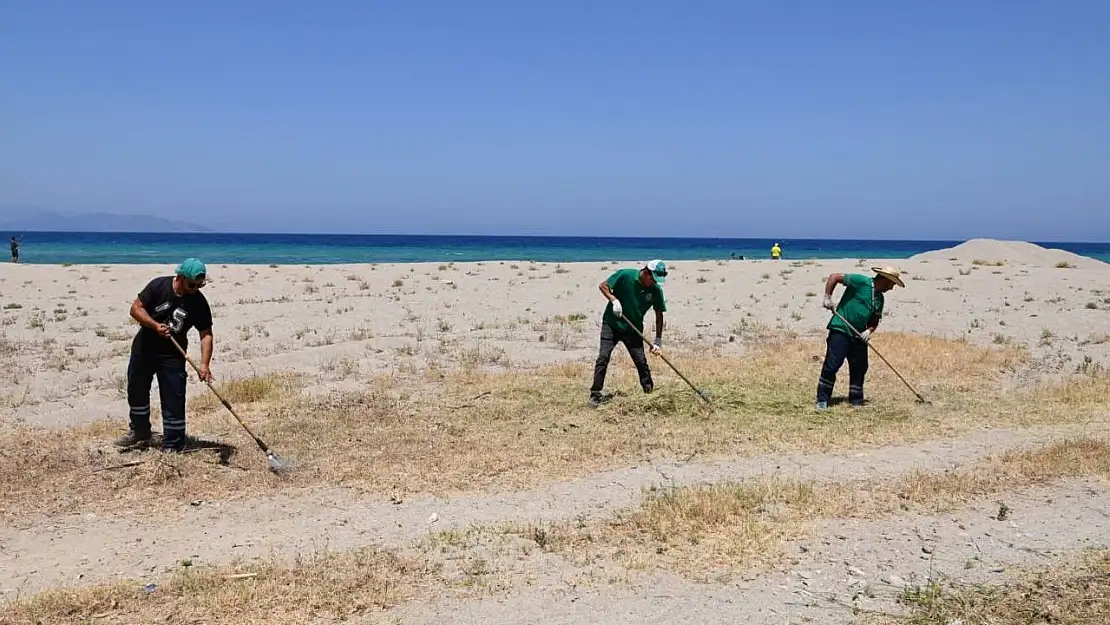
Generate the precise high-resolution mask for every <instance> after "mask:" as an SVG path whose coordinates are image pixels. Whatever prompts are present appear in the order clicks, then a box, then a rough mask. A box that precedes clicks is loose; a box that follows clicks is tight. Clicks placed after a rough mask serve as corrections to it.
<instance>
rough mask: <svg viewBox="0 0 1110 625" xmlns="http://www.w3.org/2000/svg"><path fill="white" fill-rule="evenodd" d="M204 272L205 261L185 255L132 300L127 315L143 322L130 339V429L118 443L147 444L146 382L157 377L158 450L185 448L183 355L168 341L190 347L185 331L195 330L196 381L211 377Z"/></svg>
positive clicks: (128, 446)
mask: <svg viewBox="0 0 1110 625" xmlns="http://www.w3.org/2000/svg"><path fill="white" fill-rule="evenodd" d="M207 279H208V276H207V273H206V270H205V267H204V263H202V262H201V261H199V260H197V259H195V258H187V259H185V261H184V262H182V263H181V264H180V265H178V266H177V270H176V271H175V272H174V275H172V276H161V277H158V278H154V279H153V280H151V281H150V282H148V283H147V285H146V287H145V288H143V290H142V291H141V292H140V293H139V295H138V297H136V298H135V301H134V302H132V303H131V317H132V318H133V319H135V321H138V322H139V324H140V325H141V326H142V327H141V328H139V331H138V333H137V334H135V339H134V340H133V341H132V343H131V360H130V362H129V363H128V365H127V405H128V406H129V408H130V427H129V431H128V433H127V435H126V436H124V437H123V438H120V439H118V440H117V441H116V445H117V446H118V447H121V448H124V449H134V448H141V447H146V446H148V445H149V444H150V440H151V432H150V386H151V384H152V382H153V381H154V377H155V376H157V378H158V391H159V396H160V398H161V400H162V449H163V451H182V450H183V449H184V448H185V441H186V438H185V382H186V380H187V379H188V378H187V376H186V373H185V364H186V363H185V357H184V356H182V355H181V352H179V351H178V350H177V348H176V347H174V345H173V343H171V342H170V337H173V338H174V339H176V340H177V343H178V344H179V345H180V346H181V349H183V350H188V349H189V341H188V339H189V336H188V333H189V329H190V328H196V329H197V331H198V332H199V333H200V366H199V367H198V369H199V373H200V379H201V381H205V382H209V381H211V380H212V370H211V369H210V368H209V364H210V363H211V361H212V309H211V307H210V306H209V305H208V300H207V299H205V297H204V294H203V293H201V292H200V290H201V288H203V287H204V285H205V283H206V282H207Z"/></svg>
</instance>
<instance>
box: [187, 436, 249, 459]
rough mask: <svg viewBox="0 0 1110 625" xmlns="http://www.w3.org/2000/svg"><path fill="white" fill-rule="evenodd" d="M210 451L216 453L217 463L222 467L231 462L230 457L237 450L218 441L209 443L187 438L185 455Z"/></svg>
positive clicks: (208, 441)
mask: <svg viewBox="0 0 1110 625" xmlns="http://www.w3.org/2000/svg"><path fill="white" fill-rule="evenodd" d="M208 450H212V451H215V452H216V458H217V461H218V462H219V463H220V464H221V465H224V466H227V465H228V464H229V463H230V462H231V457H232V456H234V455H235V453H236V452H237V451H239V448H238V447H236V446H234V445H229V444H227V443H221V442H219V441H210V440H206V439H203V438H193V437H192V436H190V437H188V438H187V439H186V442H185V449H184V451H185V453H198V452H204V451H208Z"/></svg>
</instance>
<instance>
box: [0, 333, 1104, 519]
mask: <svg viewBox="0 0 1110 625" xmlns="http://www.w3.org/2000/svg"><path fill="white" fill-rule="evenodd" d="M883 340H884V341H885V343H883V344H882V345H881V347H880V349H882V350H883V352H884V354H886V355H887V357H888V358H890V359H891V360H892V361H893V362H894V363H896V365H897V366H898V367H899V368H900V370H901V371H902V372H903V374H904V375H906V376H907V377H908V378H909V379H911V380H912V381H913V383H914V384H915V385H916V386H917V387H918V388H919V390H921V391H922V392H923V393H925V394H926V396H927V397H929V398H930V399H932V400H933V401H934V402H935V405H933V406H928V407H926V406H921V405H918V404H916V400H915V398H914V397H913V395H912V394H910V393H909V392H908V391H907V390H906V389H905V388H904V387H903V386H902V384H901V382H899V381H898V380H897V378H896V377H895V376H894V375H892V374H891V373H890V372H889V371H886V370H884V367H883V366H882V365H881V363H876V364H874V365H873V369H872V370H873V372H874V373H873V374H871V375H870V378H869V382H868V393H869V397H871V398H873V400H874V403H873V404H872V405H870V406H869V407H867V408H865V409H862V410H853V409H851V408H848V407H839V406H838V407H836V408H834V409H831V410H828V411H825V412H822V413H817V412H815V411H813V410H812V402H813V393H814V388H815V385H816V380H817V375H818V372H819V369H820V360H821V356H822V355H823V342H822V341H819V340H811V341H791V340H781V341H776V342H772V343H767V344H765V345H762V346H757V347H754V348H751V350H750V351H749V352H748V353H747V354H746V355H745V356H743V357H733V356H725V355H722V354H721V353H714V352H712V351H704V352H699V353H692V352H681V351H678V350H675V351H673V352H671V356H670V357H671V359H672V362H674V363H675V364H676V365H677V366H678V367H679V368H680V369H681V370H682V371H683V372H684V373H685V374H686V375H687V376H688V377H689V378H690V379H691V380H693V381H694V382H695V383H696V384H698V385H699V386H700V387H701V388H703V389H704V390H706V391H708V392H709V393H710V394H711V396H712V397H713V400H714V405H715V407H714V410H712V411H711V410H708V409H706V408H705V407H704V406H703V405H702V404H701V402H700V400H698V399H697V398H696V397H695V396H694V395H693V393H692V392H691V391H690V390H689V388H688V387H686V385H685V384H684V383H683V382H682V381H681V380H679V379H678V378H677V377H676V376H675V375H674V373H673V372H671V371H670V370H669V369H668V368H666V366H665V365H663V364H662V363H661V362H660V361H658V360H653V368H654V375H655V378H656V384H657V386H656V391H655V392H654V393H652V394H650V395H645V394H643V393H642V392H641V391H640V389H639V385H638V384H637V382H636V381H635V373H634V369H633V367H632V366H631V363H630V362H628V358H627V355H626V354H624V353H623V352H620V351H617V352H616V353H615V354H614V360H613V364H612V365H611V368H610V374H611V375H610V378H609V380H608V385H607V386H608V388H609V389H610V390H612V391H615V396H614V397H613V399H612V400H611V401H610V402H608V403H606V404H604V405H603V406H602V407H600V408H597V409H591V408H589V407H588V406H587V405H586V399H587V397H588V389H589V383H590V379H591V373H592V366H591V364H590V363H574V364H564V365H555V366H544V367H537V368H533V369H517V370H513V371H509V372H499V371H496V370H494V371H490V370H484V369H479V368H467V367H463V368H461V369H459V370H456V371H452V372H444V371H437V373H436V375H434V376H419V375H407V374H406V375H401V374H394V375H382V376H377V377H371V378H368V379H366V380H365V381H364V382H363V383H362V388H363V389H364V390H362V391H360V392H355V393H351V392H344V393H335V394H332V395H328V396H316V397H307V396H302V395H297V394H295V393H293V389H295V385H290V384H288V383H287V382H286V381H285V380H284V379H282V378H260V379H250V380H244V381H232V382H228V383H226V384H224V385H223V386H222V387H221V388H223V389H224V390H225V391H226V393H227V396H228V399H229V400H230V401H231V402H232V405H233V406H234V407H235V409H236V411H237V412H239V413H240V415H241V416H243V418H244V419H245V420H246V421H247V423H248V424H249V425H250V426H251V428H252V429H253V430H254V431H255V432H256V433H257V434H258V435H259V436H261V437H262V438H263V440H265V441H266V442H267V443H268V444H269V445H270V447H272V448H273V449H274V450H275V451H277V452H278V453H279V454H281V455H282V456H284V457H288V458H291V459H294V460H296V462H297V465H296V466H297V468H296V470H295V471H294V472H293V473H292V474H290V475H289V476H288V477H287V478H285V479H282V480H278V479H277V478H275V477H274V476H272V475H270V474H269V473H268V472H266V470H265V468H266V463H265V459H264V458H262V457H261V454H260V453H259V452H258V450H257V449H255V448H254V446H253V443H252V442H251V441H250V439H249V438H248V437H247V436H246V435H245V434H244V433H243V432H242V431H241V430H240V428H239V427H238V425H237V424H236V423H235V422H234V420H233V419H232V418H231V416H230V415H228V414H226V411H224V410H223V409H222V408H219V406H218V404H216V403H215V401H214V398H209V399H207V400H204V399H200V398H198V399H197V400H194V402H193V403H192V404H191V408H190V415H189V428H190V433H192V434H195V435H199V436H203V437H204V438H208V439H218V440H219V441H221V442H223V443H228V444H233V445H235V446H237V447H238V450H239V451H238V453H235V454H234V455H232V456H231V457H230V458H228V457H227V454H226V451H227V450H224V452H225V453H224V457H223V458H222V459H221V457H220V456H219V451H207V450H204V451H200V452H197V453H193V454H188V455H185V456H184V457H176V456H174V457H164V456H163V455H162V454H159V453H156V452H149V453H146V454H133V455H126V456H120V455H118V454H116V452H115V450H114V449H112V448H111V447H110V443H109V441H110V439H111V438H112V437H114V436H115V435H118V434H119V433H122V431H123V429H124V428H125V422H124V421H123V419H120V420H116V421H112V422H111V423H99V424H94V425H92V426H87V427H83V428H74V429H69V430H62V431H51V432H45V431H36V430H18V431H9V432H5V433H2V434H0V495H2V498H0V501H3V503H2V504H0V505H2V506H3V509H5V510H7V512H8V513H9V514H16V513H18V512H19V511H23V512H24V514H28V513H27V512H26V511H28V510H34V511H35V512H36V513H47V514H49V513H51V512H61V511H64V510H67V509H73V507H74V506H83V507H85V508H86V509H87V508H96V507H99V506H103V507H115V508H118V506H119V505H120V504H121V503H127V502H132V503H134V504H135V505H140V504H139V502H140V501H141V502H142V504H141V505H143V506H148V507H149V506H153V505H154V503H153V501H152V500H162V501H163V502H168V503H171V504H180V503H181V502H183V501H189V500H192V499H214V498H218V497H224V496H228V495H233V494H249V495H251V496H260V495H263V494H265V493H267V492H273V491H276V490H283V489H290V488H299V487H318V486H320V485H330V486H341V487H353V488H360V489H363V488H365V489H368V490H372V491H374V492H379V493H382V492H386V493H391V494H393V493H397V494H402V495H403V494H405V493H412V492H424V493H437V494H446V493H449V492H457V491H474V490H491V489H492V490H513V489H518V488H522V487H529V486H534V485H536V484H539V483H544V482H550V481H554V480H560V479H565V478H572V477H577V476H581V475H585V474H588V473H590V472H593V471H597V470H603V469H607V468H613V467H617V466H620V465H623V464H626V463H628V462H639V461H642V460H643V459H644V458H651V457H671V458H673V457H681V458H686V457H691V456H706V455H714V454H732V453H748V452H753V451H775V450H805V451H822V450H828V449H833V448H844V447H859V446H866V445H876V444H890V443H895V442H906V441H910V440H919V439H924V438H937V437H944V436H949V435H953V434H957V433H960V432H964V431H967V430H969V429H972V428H980V427H984V426H991V425H999V424H1006V425H1028V424H1035V423H1054V422H1062V421H1069V422H1079V421H1083V420H1085V419H1088V418H1090V417H1091V416H1092V415H1094V414H1097V413H1098V412H1099V411H1101V410H1103V409H1104V408H1105V406H1106V396H1107V393H1108V392H1110V378H1107V377H1104V376H1088V377H1084V378H1081V379H1080V380H1079V381H1077V382H1071V383H1069V384H1065V385H1062V386H1057V387H1051V388H1048V389H1047V390H1044V391H1038V392H1037V393H1036V394H1034V396H1033V397H1032V398H1028V397H1023V396H1021V395H1016V394H1014V393H1003V392H1002V391H1000V390H999V389H1000V388H1001V387H1000V381H1001V380H1003V379H1005V378H1006V377H1008V376H1010V375H1011V374H1012V372H1013V371H1014V370H1015V369H1017V368H1020V367H1021V366H1022V365H1023V363H1024V361H1025V354H1024V352H1023V351H1021V350H1017V349H1015V348H1011V347H1004V348H994V349H986V348H979V347H975V346H973V345H971V344H969V343H965V342H961V341H945V340H943V339H936V338H928V337H920V336H914V335H894V334H889V333H888V334H886V335H884V336H883ZM876 342H878V338H876ZM842 377H845V378H846V375H845V376H842ZM846 381H847V380H842V381H841V383H840V384H839V385H838V388H839V389H840V390H841V392H843V389H844V387H845V386H846ZM198 408H200V409H199V410H198ZM132 459H134V460H133V461H139V460H147V462H143V463H142V464H140V465H138V466H133V467H123V468H117V469H111V470H103V469H104V468H105V467H108V466H118V465H119V464H120V463H121V462H124V461H128V460H132ZM31 501H34V502H35V505H34V506H28V505H27V504H28V502H31Z"/></svg>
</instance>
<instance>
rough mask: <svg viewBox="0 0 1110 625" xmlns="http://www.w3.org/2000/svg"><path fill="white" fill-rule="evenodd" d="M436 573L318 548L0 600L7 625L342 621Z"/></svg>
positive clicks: (392, 558)
mask: <svg viewBox="0 0 1110 625" xmlns="http://www.w3.org/2000/svg"><path fill="white" fill-rule="evenodd" d="M436 575H437V572H436V571H435V570H432V569H430V568H429V565H428V564H427V562H425V561H424V560H422V559H420V558H414V557H406V556H401V555H398V554H395V553H393V552H388V551H380V550H370V549H367V550H360V551H355V552H347V553H343V554H333V553H328V554H322V555H316V556H312V557H310V558H308V559H300V558H299V559H298V560H297V561H295V562H293V563H290V564H283V563H277V562H268V563H264V564H249V563H241V564H235V565H230V566H222V567H215V568H207V567H204V568H199V567H198V568H194V567H181V568H179V569H178V570H177V571H176V572H175V573H174V574H173V575H172V577H170V578H169V579H167V580H165V581H164V582H163V583H161V584H158V585H157V586H156V587H155V588H153V589H152V590H146V589H145V588H144V587H143V585H142V583H140V582H138V581H128V582H120V583H115V584H110V585H102V586H91V587H86V588H79V589H66V590H50V591H46V592H43V593H41V594H38V595H35V596H33V597H30V598H27V599H23V600H17V601H13V602H10V603H8V604H6V605H3V606H2V607H0V623H6V624H10V625H42V624H45V623H50V624H51V625H77V624H84V623H90V622H96V623H103V624H105V625H146V624H148V623H169V624H177V625H184V624H186V623H221V624H223V625H256V624H257V623H306V622H310V621H311V620H312V619H315V618H320V617H331V618H332V619H337V620H346V619H349V618H352V617H355V616H358V615H364V614H373V613H376V612H381V611H382V610H384V609H388V608H391V607H393V606H396V605H398V604H399V603H402V602H404V601H407V600H409V599H411V598H412V597H413V596H414V595H415V594H417V593H418V591H419V587H420V586H421V585H423V582H424V581H425V579H426V578H427V577H428V576H431V577H433V578H434V577H435V576H436Z"/></svg>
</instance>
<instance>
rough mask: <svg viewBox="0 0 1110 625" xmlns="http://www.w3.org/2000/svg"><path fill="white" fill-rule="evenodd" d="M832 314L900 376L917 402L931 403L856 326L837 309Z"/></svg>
mask: <svg viewBox="0 0 1110 625" xmlns="http://www.w3.org/2000/svg"><path fill="white" fill-rule="evenodd" d="M832 312H833V314H834V315H836V316H837V317H840V320H841V321H843V322H844V325H846V326H848V327H849V328H851V330H852V332H855V334H856V336H857V337H858V338H859V339H860V340H861V341H863V342H864V343H865V344H867V347H869V348H871V351H873V352H875V355H876V356H878V357H879V358H880V359H882V361H883V362H885V363H886V366H888V367H890V370H891V371H893V372H894V375H896V376H898V379H899V380H901V381H902V384H905V385H906V388H908V389H910V392H911V393H913V394H914V395H917V401H919V402H921V403H923V404H928V403H929V401H928V400H927V399H925V397H923V396H922V395H921V393H918V392H917V390H916V389H915V388H914V387H913V386H911V385H910V383H909V382H907V381H906V378H903V377H902V374H901V373H898V370H897V369H895V368H894V365H892V364H890V361H889V360H887V359H886V358H885V357H883V355H882V354H881V353H879V350H878V349H876V348H875V346H874V345H872V344H871V341H868V340H866V339H864V338H863V334H861V333H860V331H859V330H857V329H856V328H855V326H853V325H852V324H851V323H849V322H848V320H847V319H845V318H844V316H843V315H841V314H840V312H838V311H837V310H835V309H834V310H833V311H832Z"/></svg>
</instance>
